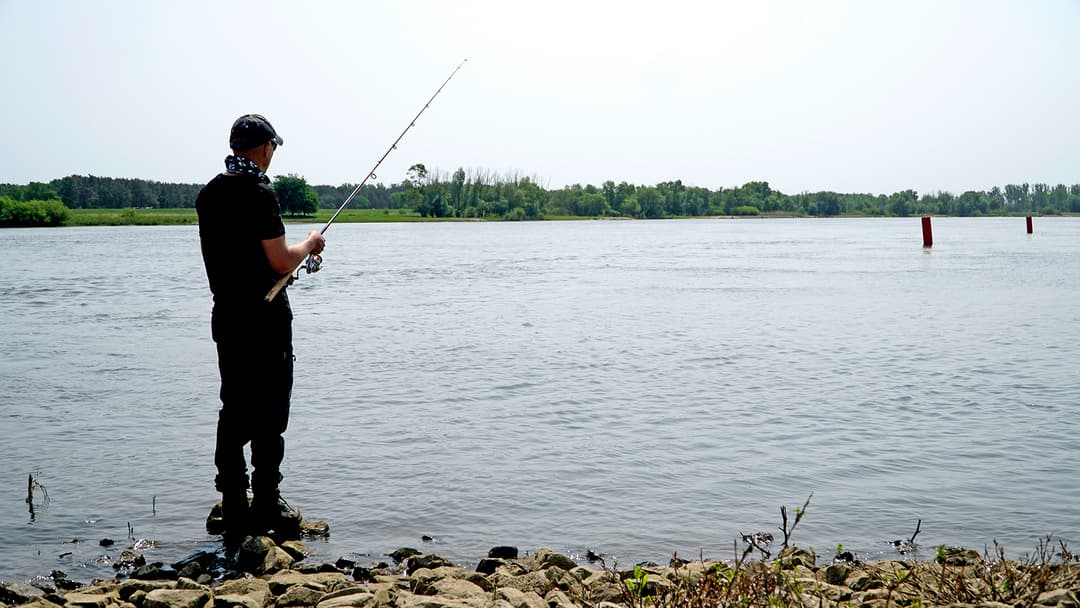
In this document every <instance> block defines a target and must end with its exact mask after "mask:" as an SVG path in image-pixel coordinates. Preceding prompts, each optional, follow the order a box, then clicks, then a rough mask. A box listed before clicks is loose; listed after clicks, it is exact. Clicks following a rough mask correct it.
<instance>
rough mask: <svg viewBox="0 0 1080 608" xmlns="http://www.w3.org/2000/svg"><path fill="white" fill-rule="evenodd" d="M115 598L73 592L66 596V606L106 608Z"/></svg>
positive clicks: (73, 607) (74, 607) (70, 607)
mask: <svg viewBox="0 0 1080 608" xmlns="http://www.w3.org/2000/svg"><path fill="white" fill-rule="evenodd" d="M112 601H113V598H112V597H110V596H108V595H101V594H97V593H80V592H73V593H69V594H67V595H65V596H64V606H67V607H68V608H105V607H106V606H108V605H109V604H110V603H112Z"/></svg>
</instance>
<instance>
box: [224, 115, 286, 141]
mask: <svg viewBox="0 0 1080 608" xmlns="http://www.w3.org/2000/svg"><path fill="white" fill-rule="evenodd" d="M268 141H272V142H274V143H275V144H277V145H279V146H280V145H282V144H284V143H285V140H284V139H281V136H280V135H278V134H277V131H275V130H274V125H272V124H270V121H269V120H266V117H265V116H263V115H262V114H244V115H243V116H241V117H240V118H237V119H236V122H234V123H233V126H232V131H230V132H229V147H230V148H232V149H233V150H249V149H251V148H254V147H255V146H261V145H262V144H265V143H266V142H268Z"/></svg>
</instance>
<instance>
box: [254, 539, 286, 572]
mask: <svg viewBox="0 0 1080 608" xmlns="http://www.w3.org/2000/svg"><path fill="white" fill-rule="evenodd" d="M293 561H294V560H293V556H292V555H289V552H288V551H286V550H284V549H282V548H281V547H277V546H275V547H270V550H269V551H267V552H266V557H264V558H263V563H262V566H261V568H260V572H266V573H273V572H278V571H279V570H287V569H288V568H289V567H290V566H292V565H293Z"/></svg>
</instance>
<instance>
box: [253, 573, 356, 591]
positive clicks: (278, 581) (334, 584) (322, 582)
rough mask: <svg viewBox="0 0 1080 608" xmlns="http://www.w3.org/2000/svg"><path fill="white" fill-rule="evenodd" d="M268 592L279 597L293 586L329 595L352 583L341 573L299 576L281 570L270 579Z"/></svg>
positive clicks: (298, 574)
mask: <svg viewBox="0 0 1080 608" xmlns="http://www.w3.org/2000/svg"><path fill="white" fill-rule="evenodd" d="M267 582H268V583H269V584H270V592H271V593H273V594H274V595H281V594H282V593H285V592H286V591H288V589H289V587H291V586H293V585H305V586H307V587H311V588H312V589H314V590H316V591H322V592H323V593H330V592H331V591H337V590H338V589H342V588H345V587H351V586H353V585H354V583H353V582H352V581H350V580H349V579H348V577H346V576H345V574H344V573H341V572H320V573H318V574H300V573H299V572H296V571H293V570H283V571H281V572H278V573H276V574H274V575H273V576H271V577H270V580H269V581H267Z"/></svg>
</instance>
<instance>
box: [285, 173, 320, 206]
mask: <svg viewBox="0 0 1080 608" xmlns="http://www.w3.org/2000/svg"><path fill="white" fill-rule="evenodd" d="M274 191H275V192H276V193H277V197H278V203H279V204H280V205H281V212H282V213H284V214H285V215H313V214H314V213H315V210H317V209H318V208H319V195H318V194H316V193H315V190H314V189H313V188H312V187H311V186H309V185H308V183H307V180H305V179H304V178H302V177H300V176H299V175H295V174H292V173H290V174H288V175H279V176H278V177H276V178H274Z"/></svg>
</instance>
